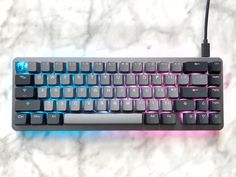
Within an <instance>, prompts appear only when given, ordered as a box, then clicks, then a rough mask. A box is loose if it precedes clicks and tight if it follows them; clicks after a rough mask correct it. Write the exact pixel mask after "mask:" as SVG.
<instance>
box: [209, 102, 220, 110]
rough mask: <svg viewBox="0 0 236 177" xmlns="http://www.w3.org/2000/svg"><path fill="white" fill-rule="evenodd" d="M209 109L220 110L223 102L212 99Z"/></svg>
mask: <svg viewBox="0 0 236 177" xmlns="http://www.w3.org/2000/svg"><path fill="white" fill-rule="evenodd" d="M209 110H210V111H220V110H221V104H220V101H219V100H210V101H209Z"/></svg>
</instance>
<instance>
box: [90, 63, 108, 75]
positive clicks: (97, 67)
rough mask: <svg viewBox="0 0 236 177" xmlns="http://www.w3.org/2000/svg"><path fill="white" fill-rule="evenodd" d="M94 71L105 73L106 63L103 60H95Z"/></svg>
mask: <svg viewBox="0 0 236 177" xmlns="http://www.w3.org/2000/svg"><path fill="white" fill-rule="evenodd" d="M93 71H94V72H95V73H104V72H105V64H104V63H103V62H94V66H93Z"/></svg>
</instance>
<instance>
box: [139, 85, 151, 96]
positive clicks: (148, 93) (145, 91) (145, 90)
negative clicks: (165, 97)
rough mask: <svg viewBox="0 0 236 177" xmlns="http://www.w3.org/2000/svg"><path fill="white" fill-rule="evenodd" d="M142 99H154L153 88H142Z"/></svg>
mask: <svg viewBox="0 0 236 177" xmlns="http://www.w3.org/2000/svg"><path fill="white" fill-rule="evenodd" d="M141 96H142V98H152V88H151V87H142V88H141Z"/></svg>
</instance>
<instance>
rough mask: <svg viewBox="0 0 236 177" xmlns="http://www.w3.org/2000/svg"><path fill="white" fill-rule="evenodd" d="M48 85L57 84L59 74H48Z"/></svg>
mask: <svg viewBox="0 0 236 177" xmlns="http://www.w3.org/2000/svg"><path fill="white" fill-rule="evenodd" d="M47 80H48V85H51V86H55V85H59V83H60V82H59V75H55V74H50V75H48V79H47Z"/></svg>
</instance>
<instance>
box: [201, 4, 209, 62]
mask: <svg viewBox="0 0 236 177" xmlns="http://www.w3.org/2000/svg"><path fill="white" fill-rule="evenodd" d="M209 9H210V0H207V3H206V12H205V26H204V39H203V43H202V57H210V43H208V39H207V29H208V16H209Z"/></svg>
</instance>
